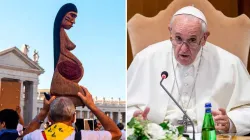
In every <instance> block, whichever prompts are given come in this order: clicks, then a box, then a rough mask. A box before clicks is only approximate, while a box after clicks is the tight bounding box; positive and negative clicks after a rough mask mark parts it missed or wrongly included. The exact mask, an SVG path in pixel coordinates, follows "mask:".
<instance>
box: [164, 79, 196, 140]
mask: <svg viewBox="0 0 250 140" xmlns="http://www.w3.org/2000/svg"><path fill="white" fill-rule="evenodd" d="M163 80H164V78H162V79H161V82H160V85H161V87H162V88H163V89H164V90H165V91H166V93H167V94H168V96H169V97H170V98H171V99H172V100H173V101H174V102H175V104H176V105H177V106H178V107H179V109H180V110H181V111H182V113H183V114H184V115H186V116H187V118H188V119H189V120H190V122H191V125H192V127H193V140H195V132H194V123H193V121H192V120H191V119H190V117H189V116H188V115H187V114H186V112H185V111H184V110H183V109H182V107H181V106H180V105H179V104H178V103H177V101H176V100H175V99H174V98H173V96H172V95H171V94H170V93H169V92H168V90H167V89H166V88H165V87H164V86H163V85H162V82H163Z"/></svg>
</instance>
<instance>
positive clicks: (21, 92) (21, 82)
mask: <svg viewBox="0 0 250 140" xmlns="http://www.w3.org/2000/svg"><path fill="white" fill-rule="evenodd" d="M19 83H20V84H21V86H20V103H19V106H20V108H21V114H20V115H21V116H22V117H23V114H24V112H23V106H24V100H23V94H24V90H23V80H22V79H20V80H19Z"/></svg>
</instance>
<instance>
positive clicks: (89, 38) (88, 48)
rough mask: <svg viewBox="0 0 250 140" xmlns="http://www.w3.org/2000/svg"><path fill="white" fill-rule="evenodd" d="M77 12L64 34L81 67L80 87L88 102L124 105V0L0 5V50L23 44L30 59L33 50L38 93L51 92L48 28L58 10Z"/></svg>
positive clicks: (1, 3) (8, 3) (14, 0)
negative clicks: (92, 99)
mask: <svg viewBox="0 0 250 140" xmlns="http://www.w3.org/2000/svg"><path fill="white" fill-rule="evenodd" d="M68 2H71V3H73V4H75V5H76V6H77V9H78V17H77V19H76V24H75V25H74V27H73V28H71V29H70V30H68V31H67V34H68V36H69V38H70V39H71V41H72V42H74V43H75V44H76V48H75V50H73V51H72V52H73V54H74V55H75V56H76V57H77V58H78V59H79V60H80V61H81V62H82V64H83V67H84V76H83V78H82V80H81V81H80V84H81V85H83V86H85V87H87V88H88V89H89V91H90V92H91V94H92V95H93V96H99V97H109V98H110V97H114V98H116V99H117V98H119V97H120V98H121V99H125V97H126V96H125V88H126V85H125V84H126V63H125V54H126V53H125V51H126V47H125V45H126V44H125V41H126V40H125V38H126V29H125V28H126V19H125V16H126V13H125V12H126V11H125V1H124V0H105V1H100V0H78V1H69V0H60V1H59V0H57V1H54V0H53V1H52V0H46V1H45V0H43V1H31V0H29V1H28V0H26V1H17V0H12V1H0V15H1V16H0V17H1V22H0V27H1V31H0V44H1V45H0V50H4V49H7V48H10V47H12V46H16V47H17V48H19V49H20V47H21V45H22V44H28V45H29V46H30V47H31V48H30V52H29V57H30V58H33V57H32V56H33V52H34V49H36V50H38V52H39V55H40V59H39V64H40V66H41V67H43V68H44V69H45V73H44V74H42V75H40V77H39V80H40V84H39V89H44V88H50V84H51V79H52V75H53V61H54V59H53V23H54V19H55V16H56V14H57V12H58V10H59V9H60V7H61V6H62V5H64V4H66V3H68Z"/></svg>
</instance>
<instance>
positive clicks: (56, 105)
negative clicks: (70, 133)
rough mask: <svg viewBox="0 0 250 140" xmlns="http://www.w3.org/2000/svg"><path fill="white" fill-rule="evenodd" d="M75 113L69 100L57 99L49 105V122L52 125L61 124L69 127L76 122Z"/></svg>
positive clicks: (64, 98)
mask: <svg viewBox="0 0 250 140" xmlns="http://www.w3.org/2000/svg"><path fill="white" fill-rule="evenodd" d="M75 111H76V109H75V106H74V104H73V102H72V101H71V100H70V99H69V98H66V97H58V98H56V99H55V100H54V101H53V102H52V103H51V105H50V110H49V121H50V122H52V123H58V122H61V123H65V124H67V125H70V126H71V125H72V123H74V122H75V120H76V114H75Z"/></svg>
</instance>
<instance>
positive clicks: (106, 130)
mask: <svg viewBox="0 0 250 140" xmlns="http://www.w3.org/2000/svg"><path fill="white" fill-rule="evenodd" d="M83 89H84V91H85V93H86V95H83V94H82V93H78V96H79V98H80V99H81V100H82V101H83V103H84V104H85V105H86V106H87V107H88V108H89V109H90V110H91V112H92V113H93V114H94V115H95V116H96V118H97V119H95V120H93V124H94V127H92V128H90V126H91V125H90V124H85V123H84V124H83V125H88V129H87V130H86V127H84V126H80V125H79V124H78V125H76V124H77V123H76V122H77V121H76V107H75V105H74V104H73V102H72V101H71V100H70V99H69V98H67V97H55V96H52V97H51V99H50V100H46V98H45V99H44V103H43V108H42V109H41V111H40V112H39V113H38V115H37V116H36V117H35V118H34V119H33V120H32V121H31V122H30V123H29V124H28V125H27V126H25V125H24V120H23V118H22V116H21V115H20V112H21V109H20V107H19V106H17V108H16V110H13V109H4V110H1V111H0V140H16V139H23V140H55V139H56V140H74V139H75V140H81V139H88V140H99V139H100V140H111V139H112V140H124V139H125V133H124V132H125V131H124V125H123V124H122V123H119V124H116V123H115V122H114V121H113V120H112V119H111V118H110V117H108V116H107V115H105V113H103V112H102V111H101V110H100V109H99V108H97V107H96V106H95V104H94V102H93V99H92V95H91V94H90V93H89V91H88V90H87V89H86V88H84V87H83ZM45 118H47V119H48V121H47V122H44V120H45ZM82 120H84V118H83V119H82ZM42 124H44V125H43V126H41V125H42ZM41 128H43V129H41Z"/></svg>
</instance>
